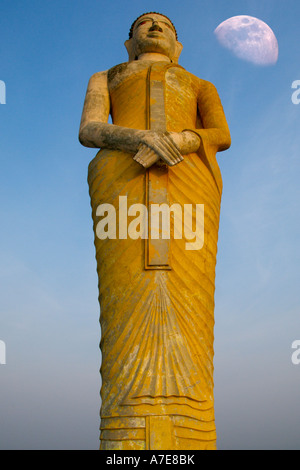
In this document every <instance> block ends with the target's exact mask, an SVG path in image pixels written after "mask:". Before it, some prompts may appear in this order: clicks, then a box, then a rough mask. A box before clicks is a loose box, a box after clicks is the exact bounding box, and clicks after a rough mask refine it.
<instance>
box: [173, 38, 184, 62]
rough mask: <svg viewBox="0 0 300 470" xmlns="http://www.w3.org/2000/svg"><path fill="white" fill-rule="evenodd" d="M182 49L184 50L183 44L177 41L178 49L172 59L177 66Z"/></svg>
mask: <svg viewBox="0 0 300 470" xmlns="http://www.w3.org/2000/svg"><path fill="white" fill-rule="evenodd" d="M182 49H183V45H182V44H181V42H179V41H176V49H175V53H174V57H172V62H175V63H176V64H177V62H178V59H179V56H180V54H181V51H182Z"/></svg>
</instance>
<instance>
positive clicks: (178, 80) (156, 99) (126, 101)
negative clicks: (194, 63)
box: [108, 61, 198, 131]
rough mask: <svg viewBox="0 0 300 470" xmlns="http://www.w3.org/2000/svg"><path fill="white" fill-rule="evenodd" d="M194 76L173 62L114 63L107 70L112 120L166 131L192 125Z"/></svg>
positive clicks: (195, 92) (195, 99)
mask: <svg viewBox="0 0 300 470" xmlns="http://www.w3.org/2000/svg"><path fill="white" fill-rule="evenodd" d="M195 78H196V77H193V75H191V74H189V73H188V72H186V71H185V70H184V69H183V68H182V67H180V66H178V65H175V64H166V63H145V62H141V63H139V62H138V61H137V62H134V63H129V64H127V63H126V64H120V65H118V66H116V67H114V68H113V69H111V70H110V71H109V72H108V87H109V92H110V99H111V115H112V120H113V123H114V124H117V125H120V126H125V127H132V128H138V129H153V130H165V129H167V130H170V131H171V130H172V131H180V130H182V129H184V128H187V127H195V125H196V120H197V93H198V83H197V81H196V80H195Z"/></svg>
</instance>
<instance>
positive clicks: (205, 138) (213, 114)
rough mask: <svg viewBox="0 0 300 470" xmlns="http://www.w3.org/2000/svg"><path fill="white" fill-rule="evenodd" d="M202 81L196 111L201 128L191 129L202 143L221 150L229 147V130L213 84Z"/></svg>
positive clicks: (218, 150)
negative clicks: (202, 84)
mask: <svg viewBox="0 0 300 470" xmlns="http://www.w3.org/2000/svg"><path fill="white" fill-rule="evenodd" d="M204 83H205V85H204V86H202V87H201V90H200V92H199V95H198V111H199V115H200V118H201V122H202V125H203V129H194V130H193V131H194V132H195V133H196V134H197V135H198V136H199V137H200V139H201V142H202V143H203V144H206V143H208V144H209V145H211V146H213V147H215V148H216V151H217V152H221V151H223V150H226V149H228V148H229V147H230V144H231V137H230V132H229V128H228V124H227V121H226V117H225V114H224V110H223V106H222V103H221V100H220V97H219V95H218V92H217V90H216V88H215V86H214V85H213V84H212V83H210V82H204Z"/></svg>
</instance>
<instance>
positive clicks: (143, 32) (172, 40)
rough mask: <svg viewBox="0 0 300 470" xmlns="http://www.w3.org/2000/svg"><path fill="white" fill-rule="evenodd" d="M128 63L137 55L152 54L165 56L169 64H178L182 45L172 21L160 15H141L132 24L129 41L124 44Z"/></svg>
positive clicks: (135, 58)
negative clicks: (169, 61)
mask: <svg viewBox="0 0 300 470" xmlns="http://www.w3.org/2000/svg"><path fill="white" fill-rule="evenodd" d="M125 47H126V49H127V52H128V56H129V62H131V61H132V60H137V58H138V57H139V55H141V54H144V53H147V52H152V53H153V52H154V53H159V54H163V55H165V56H167V57H168V58H169V59H170V60H171V62H175V63H176V62H178V58H179V55H180V53H181V50H182V44H181V43H180V42H179V41H178V40H177V32H176V29H175V26H174V25H173V23H172V21H171V20H169V18H168V17H167V16H165V15H162V14H161V13H154V12H151V13H143V14H142V15H141V16H139V17H138V18H137V19H136V20H135V21H134V22H133V23H132V26H131V28H130V32H129V39H128V40H127V41H126V42H125Z"/></svg>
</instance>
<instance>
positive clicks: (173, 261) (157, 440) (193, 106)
mask: <svg viewBox="0 0 300 470" xmlns="http://www.w3.org/2000/svg"><path fill="white" fill-rule="evenodd" d="M125 46H126V48H127V51H128V62H125V63H122V64H119V65H116V66H114V67H112V68H111V69H109V70H107V71H104V72H97V73H95V74H94V75H93V76H92V77H91V78H90V81H89V84H88V88H87V93H86V98H85V102H84V108H83V113H82V119H81V125H80V132H79V139H80V142H81V143H82V145H84V146H86V147H92V148H96V149H100V150H99V151H98V153H97V155H96V156H95V158H94V159H93V160H92V161H91V162H90V164H89V169H88V184H89V191H90V197H91V206H92V217H93V223H94V233H95V250H96V260H97V272H98V279H99V303H100V308H101V313H100V324H101V343H100V348H101V352H102V365H101V377H102V386H101V398H102V403H101V413H100V414H101V435H100V442H101V444H100V449H102V450H147V449H148V450H149V449H150V450H157V449H163V450H189V449H192V450H197V449H203V450H205V449H207V450H212V449H215V448H216V428H215V418H214V397H213V342H214V291H215V265H216V254H217V241H218V229H219V215H220V203H221V194H222V178H221V173H220V169H219V166H218V163H217V159H216V153H217V152H220V151H223V150H226V149H227V148H228V147H229V146H230V133H229V129H228V125H227V122H226V118H225V115H224V111H223V107H222V104H221V101H220V98H219V96H218V93H217V90H216V88H215V87H214V85H212V84H211V83H210V82H208V81H205V80H202V79H200V78H198V77H196V76H194V75H193V74H191V73H189V72H188V71H186V70H185V69H184V68H183V67H181V66H180V65H179V64H178V59H179V56H180V52H181V50H182V45H181V43H180V42H179V41H178V38H177V33H176V29H175V27H174V25H173V23H172V22H171V21H170V19H169V18H167V17H166V16H164V15H162V14H159V13H153V12H151V13H146V14H143V15H141V16H140V17H139V18H138V19H137V20H135V22H134V23H133V25H132V27H131V29H130V33H129V39H128V40H127V41H126V42H125ZM109 115H110V116H111V120H112V123H109V122H108V120H109ZM120 204H121V205H122V204H123V205H124V204H126V209H127V212H126V213H127V214H128V215H129V221H127V222H130V220H132V216H133V215H134V210H131V212H130V208H132V207H135V208H136V207H138V208H140V207H146V208H147V209H149V211H151V207H152V205H155V206H156V207H157V206H159V207H160V206H161V205H164V206H167V207H172V206H174V204H176V205H177V206H178V205H179V206H180V207H183V206H184V207H185V206H186V207H189V208H191V212H190V217H191V221H192V223H193V224H195V223H196V211H195V205H197V204H198V205H202V206H203V208H204V216H203V217H204V219H203V220H204V225H203V242H202V243H201V247H200V248H198V249H186V242H187V240H188V236H187V235H186V232H185V231H184V230H183V231H182V232H183V235H182V236H181V237H179V236H176V230H175V231H174V226H175V224H174V211H170V227H171V229H170V237H163V236H161V237H153V236H152V237H151V233H152V232H151V220H150V219H149V218H148V219H147V222H149V223H147V224H146V225H145V227H146V229H145V230H144V231H142V230H141V231H140V236H139V235H138V233H139V232H138V230H136V232H135V233H136V234H137V235H136V236H135V237H129V236H128V233H127V232H126V227H125V229H124V220H123V219H122V217H123V216H121V214H122V210H121V209H122V207H120ZM108 207H114V211H115V216H116V223H117V230H116V231H115V232H116V233H115V236H113V237H110V236H109V235H108V233H109V231H108V232H107V234H106V235H105V232H104V234H103V231H102V233H101V234H100V235H99V231H98V230H97V228H99V223H101V220H102V221H103V220H104V219H103V217H104V216H105V214H106V213H107V212H105V210H106V209H107V208H108ZM99 208H100V209H99ZM101 208H102V209H101ZM128 208H129V209H128ZM107 210H108V209H107ZM149 213H150V212H149ZM149 213H147V214H148V216H147V217H149ZM135 215H136V214H135ZM130 217H131V219H130ZM121 219H122V220H121ZM127 222H126V223H127ZM106 223H107V224H109V223H110V221H109V217H108V218H107V220H106ZM183 224H184V221H183ZM102 226H103V224H102ZM145 231H146V233H145ZM158 232H159V233H161V232H162V229H161V226H160V225H159V227H158Z"/></svg>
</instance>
